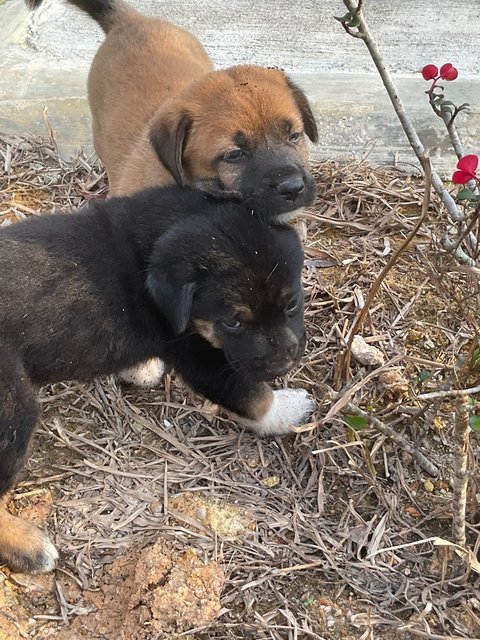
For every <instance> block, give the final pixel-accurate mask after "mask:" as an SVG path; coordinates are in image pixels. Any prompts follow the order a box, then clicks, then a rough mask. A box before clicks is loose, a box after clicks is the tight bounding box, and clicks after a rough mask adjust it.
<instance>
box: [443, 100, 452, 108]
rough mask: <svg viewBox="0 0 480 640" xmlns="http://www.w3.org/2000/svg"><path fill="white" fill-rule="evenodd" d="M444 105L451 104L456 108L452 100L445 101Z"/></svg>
mask: <svg viewBox="0 0 480 640" xmlns="http://www.w3.org/2000/svg"><path fill="white" fill-rule="evenodd" d="M442 104H451V105H452V107H454V106H455V105H454V103H453V102H452V101H451V100H444V101H443V103H442Z"/></svg>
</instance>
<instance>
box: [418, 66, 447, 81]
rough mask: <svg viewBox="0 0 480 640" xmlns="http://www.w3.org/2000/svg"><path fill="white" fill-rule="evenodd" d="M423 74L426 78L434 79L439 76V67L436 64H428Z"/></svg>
mask: <svg viewBox="0 0 480 640" xmlns="http://www.w3.org/2000/svg"><path fill="white" fill-rule="evenodd" d="M450 66H451V65H450ZM442 69H443V67H442ZM422 76H423V79H424V80H434V78H436V77H437V76H438V67H436V66H435V65H434V64H427V66H425V67H423V69H422Z"/></svg>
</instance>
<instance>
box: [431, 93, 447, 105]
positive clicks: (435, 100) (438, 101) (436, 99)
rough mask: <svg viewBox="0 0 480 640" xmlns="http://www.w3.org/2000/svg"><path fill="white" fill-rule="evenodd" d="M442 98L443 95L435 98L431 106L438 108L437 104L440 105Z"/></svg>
mask: <svg viewBox="0 0 480 640" xmlns="http://www.w3.org/2000/svg"><path fill="white" fill-rule="evenodd" d="M444 97H445V96H444V95H443V93H442V95H440V96H435V98H434V99H433V100H432V102H433V104H435V105H437V107H438V105H439V104H442V102H443V99H444Z"/></svg>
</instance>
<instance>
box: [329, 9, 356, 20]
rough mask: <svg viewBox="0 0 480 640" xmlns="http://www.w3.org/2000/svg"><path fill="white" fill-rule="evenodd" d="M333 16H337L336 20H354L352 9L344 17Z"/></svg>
mask: <svg viewBox="0 0 480 640" xmlns="http://www.w3.org/2000/svg"><path fill="white" fill-rule="evenodd" d="M333 17H334V18H335V20H338V21H339V22H348V21H349V20H352V15H351V13H350V11H349V12H348V13H346V14H345V15H344V16H343V17H342V18H339V17H338V16H333Z"/></svg>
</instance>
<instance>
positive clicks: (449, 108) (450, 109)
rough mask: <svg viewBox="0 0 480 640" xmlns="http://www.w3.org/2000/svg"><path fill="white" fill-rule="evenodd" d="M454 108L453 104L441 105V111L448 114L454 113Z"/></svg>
mask: <svg viewBox="0 0 480 640" xmlns="http://www.w3.org/2000/svg"><path fill="white" fill-rule="evenodd" d="M454 108H455V107H452V105H451V104H446V102H442V104H441V105H440V111H445V112H446V113H453V110H454Z"/></svg>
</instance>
